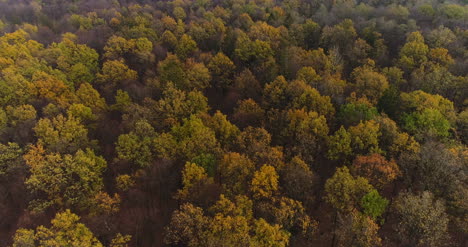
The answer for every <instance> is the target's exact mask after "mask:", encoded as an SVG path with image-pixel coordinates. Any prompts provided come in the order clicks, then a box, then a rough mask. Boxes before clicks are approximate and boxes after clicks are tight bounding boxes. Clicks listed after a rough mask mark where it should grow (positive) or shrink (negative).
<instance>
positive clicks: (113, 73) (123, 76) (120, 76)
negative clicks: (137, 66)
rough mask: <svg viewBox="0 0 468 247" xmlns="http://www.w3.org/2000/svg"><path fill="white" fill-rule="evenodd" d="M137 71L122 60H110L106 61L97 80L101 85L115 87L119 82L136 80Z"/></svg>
mask: <svg viewBox="0 0 468 247" xmlns="http://www.w3.org/2000/svg"><path fill="white" fill-rule="evenodd" d="M137 78H138V75H137V72H136V71H134V70H132V69H130V68H129V67H128V66H127V65H126V64H125V63H124V62H123V61H121V60H110V61H106V62H104V64H103V65H102V70H101V73H99V74H97V81H98V82H100V84H101V85H104V86H106V87H110V88H114V87H115V86H117V84H118V83H120V82H123V81H127V80H136V79H137Z"/></svg>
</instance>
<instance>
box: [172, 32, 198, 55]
mask: <svg viewBox="0 0 468 247" xmlns="http://www.w3.org/2000/svg"><path fill="white" fill-rule="evenodd" d="M196 50H197V42H195V41H194V40H193V39H192V37H190V36H189V35H187V34H184V35H182V37H181V38H180V39H179V41H178V43H177V46H176V48H175V53H176V54H177V56H178V57H179V58H180V59H182V60H185V59H186V58H187V57H189V56H190V55H191V54H192V53H193V52H195V51H196Z"/></svg>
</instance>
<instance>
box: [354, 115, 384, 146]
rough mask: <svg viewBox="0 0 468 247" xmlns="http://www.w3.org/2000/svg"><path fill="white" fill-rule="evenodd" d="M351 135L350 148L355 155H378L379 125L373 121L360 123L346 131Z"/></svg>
mask: <svg viewBox="0 0 468 247" xmlns="http://www.w3.org/2000/svg"><path fill="white" fill-rule="evenodd" d="M348 132H349V134H350V135H351V148H352V149H353V152H354V153H355V154H367V153H380V152H381V150H380V148H379V137H380V136H381V135H382V133H381V132H380V126H379V124H378V123H377V122H376V121H374V120H369V121H366V122H360V123H359V124H358V125H356V126H351V127H349V129H348Z"/></svg>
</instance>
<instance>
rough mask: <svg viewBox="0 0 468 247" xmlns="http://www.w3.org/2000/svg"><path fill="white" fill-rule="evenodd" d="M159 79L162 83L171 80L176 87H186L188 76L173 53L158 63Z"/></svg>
mask: <svg viewBox="0 0 468 247" xmlns="http://www.w3.org/2000/svg"><path fill="white" fill-rule="evenodd" d="M158 74H159V80H160V81H161V82H162V83H168V82H172V83H174V86H175V87H176V88H178V89H182V90H184V89H187V84H188V78H187V74H186V73H185V70H184V65H183V64H182V62H181V61H180V60H179V58H177V56H175V55H173V54H168V55H167V57H166V59H164V60H163V61H161V62H159V63H158Z"/></svg>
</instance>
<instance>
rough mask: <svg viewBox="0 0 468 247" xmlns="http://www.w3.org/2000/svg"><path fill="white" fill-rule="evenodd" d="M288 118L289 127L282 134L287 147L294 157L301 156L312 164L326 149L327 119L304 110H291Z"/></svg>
mask: <svg viewBox="0 0 468 247" xmlns="http://www.w3.org/2000/svg"><path fill="white" fill-rule="evenodd" d="M286 117H287V125H286V128H284V129H283V131H282V133H281V138H282V141H283V143H284V144H285V147H286V148H289V151H290V152H291V154H292V155H299V156H300V157H302V158H303V159H304V160H305V161H306V162H312V161H313V158H314V157H315V156H316V155H318V154H319V152H320V151H321V150H322V148H324V145H323V143H324V142H325V141H326V138H327V135H328V126H327V120H326V118H325V117H324V116H322V115H319V114H318V113H316V112H306V111H304V110H289V111H288V112H287V116H286Z"/></svg>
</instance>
